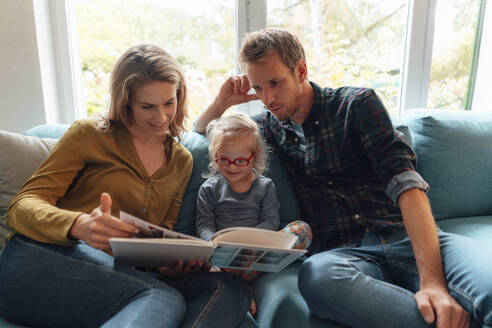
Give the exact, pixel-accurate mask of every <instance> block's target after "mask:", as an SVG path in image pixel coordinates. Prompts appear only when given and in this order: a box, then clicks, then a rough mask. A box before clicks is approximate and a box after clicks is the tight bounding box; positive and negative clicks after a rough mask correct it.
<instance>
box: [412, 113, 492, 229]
mask: <svg viewBox="0 0 492 328" xmlns="http://www.w3.org/2000/svg"><path fill="white" fill-rule="evenodd" d="M405 119H406V122H407V124H408V126H409V128H410V131H411V133H412V143H413V148H414V150H415V152H416V153H417V157H418V162H417V169H418V171H419V172H420V173H421V175H422V176H423V178H424V179H425V180H426V181H427V182H428V183H429V185H430V190H429V194H428V195H429V199H430V202H431V205H432V209H433V212H434V215H435V217H436V219H438V220H439V219H445V218H453V217H471V216H480V215H488V214H492V174H491V172H492V114H490V113H474V112H469V111H452V110H440V109H439V110H412V111H409V112H407V113H405Z"/></svg>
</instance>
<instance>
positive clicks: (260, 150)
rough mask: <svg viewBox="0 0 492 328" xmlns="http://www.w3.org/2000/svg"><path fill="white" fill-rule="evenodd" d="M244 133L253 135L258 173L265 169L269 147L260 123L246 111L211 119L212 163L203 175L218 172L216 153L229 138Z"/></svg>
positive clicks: (208, 175)
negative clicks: (261, 132) (262, 133)
mask: <svg viewBox="0 0 492 328" xmlns="http://www.w3.org/2000/svg"><path fill="white" fill-rule="evenodd" d="M244 135H250V136H251V152H252V153H253V154H254V156H253V168H254V169H255V171H256V174H257V175H260V174H262V173H263V172H264V171H265V169H266V165H267V163H266V162H267V149H266V145H265V141H264V140H263V137H262V136H261V134H260V131H259V129H258V125H257V124H256V122H255V121H253V120H252V119H251V118H250V117H249V116H248V115H246V114H244V113H233V114H229V115H224V116H222V117H219V118H217V119H215V120H213V121H211V122H210V123H209V124H208V126H207V139H208V141H209V144H208V154H209V157H210V164H209V165H208V172H207V173H205V174H203V175H202V176H203V177H204V178H210V177H213V176H214V175H215V174H217V171H218V169H219V166H218V165H217V163H215V155H216V154H217V152H218V151H219V150H220V147H221V146H222V145H223V144H224V142H226V141H227V139H231V138H237V137H240V136H244Z"/></svg>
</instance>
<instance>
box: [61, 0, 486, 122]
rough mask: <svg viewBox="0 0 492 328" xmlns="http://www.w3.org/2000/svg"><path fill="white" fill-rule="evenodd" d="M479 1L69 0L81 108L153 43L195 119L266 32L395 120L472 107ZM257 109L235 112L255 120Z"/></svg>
mask: <svg viewBox="0 0 492 328" xmlns="http://www.w3.org/2000/svg"><path fill="white" fill-rule="evenodd" d="M66 1H67V2H68V0H66ZM485 1H486V0H463V1H460V0H449V1H445V0H429V1H427V0H426V1H424V0H413V1H409V0H337V1H332V0H302V1H299V0H254V1H251V0H235V1H232V0H214V1H202V0H181V1H162V0H141V1H138V0H127V1H119V0H86V1H84V0H75V1H74V2H73V3H75V7H76V11H75V12H76V18H77V24H78V34H79V43H80V56H81V62H82V71H83V80H84V82H83V83H84V86H85V99H86V106H87V111H88V114H89V115H90V114H93V113H95V112H97V111H99V110H102V109H103V108H104V107H105V106H106V103H107V96H108V90H107V87H108V78H109V72H110V71H111V68H112V65H113V64H114V62H115V61H116V59H117V58H118V56H120V55H121V53H122V52H123V51H124V50H125V49H127V48H128V47H129V46H131V45H134V44H136V43H139V42H153V43H156V44H158V45H160V46H162V47H163V48H164V49H166V50H168V51H169V52H170V53H171V54H173V56H175V57H176V58H177V59H178V61H179V62H180V63H181V65H182V66H183V68H184V70H185V73H186V77H187V81H188V84H189V87H190V97H189V99H190V116H191V117H192V119H193V117H194V116H196V114H197V113H199V112H200V111H202V110H203V109H204V108H205V107H206V106H207V105H208V104H209V103H210V101H211V100H212V99H213V97H214V95H215V93H216V92H217V91H218V89H219V86H220V85H221V84H222V82H223V81H224V80H225V79H226V77H227V76H228V75H230V74H233V73H234V72H235V65H236V64H237V63H236V57H237V49H238V45H239V43H240V40H241V39H242V37H243V35H244V33H247V32H249V31H253V30H257V29H260V28H262V27H265V26H268V27H281V28H286V29H288V30H290V31H291V32H294V33H295V34H297V35H298V36H299V37H300V38H301V40H302V41H303V44H304V46H305V48H306V54H307V61H308V67H309V78H310V79H311V80H312V81H314V82H317V83H318V84H320V85H321V86H328V87H333V88H335V87H339V86H342V85H352V86H364V87H371V88H374V89H375V90H376V92H377V93H378V95H379V96H380V98H381V99H382V101H383V102H384V104H385V105H386V107H387V108H388V110H389V111H390V113H391V114H393V115H398V114H399V111H400V110H405V109H412V108H418V107H426V106H427V107H429V108H457V109H470V108H471V100H472V96H473V92H474V90H475V89H476V88H475V81H476V75H477V72H476V69H477V67H478V66H477V63H478V59H479V54H480V41H481V34H482V30H483V26H484V24H483V20H484V9H485ZM489 12H490V10H489ZM107 13H111V15H107ZM489 16H490V15H489ZM491 19H492V18H490V17H489V18H488V20H491ZM489 23H490V22H489ZM483 62H484V60H483V58H482V61H481V63H483ZM482 66H483V64H482ZM478 75H480V74H478ZM482 76H483V73H482ZM485 81H487V80H485ZM482 89H483V88H482ZM482 94H483V92H482ZM482 98H483V97H482ZM257 103H258V102H253V104H250V105H248V106H242V107H241V108H242V110H246V111H249V113H250V114H251V113H254V112H255V111H256V110H258V108H259V106H258V104H257ZM257 107H258V108H257ZM190 126H191V124H190V123H189V124H188V127H190Z"/></svg>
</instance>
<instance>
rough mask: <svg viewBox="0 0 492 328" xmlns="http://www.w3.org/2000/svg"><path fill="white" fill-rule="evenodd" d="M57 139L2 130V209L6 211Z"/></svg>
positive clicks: (0, 151)
mask: <svg viewBox="0 0 492 328" xmlns="http://www.w3.org/2000/svg"><path fill="white" fill-rule="evenodd" d="M57 141H58V139H51V138H37V137H31V136H23V135H21V134H17V133H11V132H6V131H0V153H1V154H2V156H1V157H0V211H2V212H3V213H4V211H5V210H6V208H7V207H8V205H9V203H10V201H11V200H12V198H14V196H15V195H16V194H17V192H18V191H19V190H20V188H21V187H22V185H23V184H24V183H25V182H26V180H27V179H28V178H29V177H30V176H31V175H32V174H33V172H34V171H35V170H36V169H37V168H38V166H39V165H40V164H41V162H42V161H43V160H44V159H45V158H46V156H47V155H48V154H49V152H50V151H51V149H52V148H53V147H54V145H55V144H56V142H57Z"/></svg>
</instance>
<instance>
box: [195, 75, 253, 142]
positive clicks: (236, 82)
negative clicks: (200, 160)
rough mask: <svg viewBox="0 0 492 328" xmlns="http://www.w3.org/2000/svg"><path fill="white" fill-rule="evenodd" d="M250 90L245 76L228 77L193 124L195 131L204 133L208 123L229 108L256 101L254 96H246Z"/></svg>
mask: <svg viewBox="0 0 492 328" xmlns="http://www.w3.org/2000/svg"><path fill="white" fill-rule="evenodd" d="M250 89H251V85H250V83H249V80H248V78H247V77H246V75H237V76H231V77H229V78H228V79H227V80H226V81H225V82H224V84H222V86H221V87H220V90H219V93H218V94H217V96H216V97H215V99H214V101H213V102H212V103H211V104H210V105H209V106H208V107H207V109H206V110H205V111H203V112H202V113H201V114H200V116H199V117H198V119H197V120H196V122H195V130H196V131H198V132H200V133H204V132H205V130H206V129H207V125H208V123H210V121H212V120H213V119H216V118H219V117H221V116H222V114H224V112H225V111H226V110H227V109H228V108H229V107H231V106H234V105H238V104H242V103H245V102H248V101H251V100H258V99H259V98H258V96H257V95H256V94H248V91H249V90H250Z"/></svg>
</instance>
